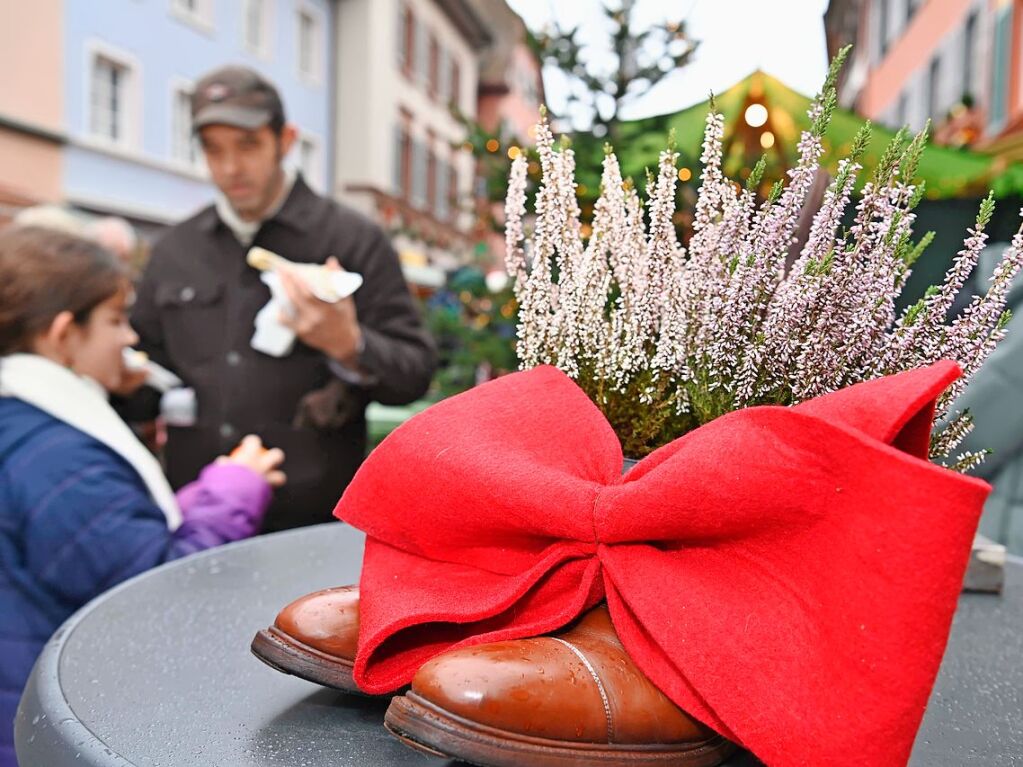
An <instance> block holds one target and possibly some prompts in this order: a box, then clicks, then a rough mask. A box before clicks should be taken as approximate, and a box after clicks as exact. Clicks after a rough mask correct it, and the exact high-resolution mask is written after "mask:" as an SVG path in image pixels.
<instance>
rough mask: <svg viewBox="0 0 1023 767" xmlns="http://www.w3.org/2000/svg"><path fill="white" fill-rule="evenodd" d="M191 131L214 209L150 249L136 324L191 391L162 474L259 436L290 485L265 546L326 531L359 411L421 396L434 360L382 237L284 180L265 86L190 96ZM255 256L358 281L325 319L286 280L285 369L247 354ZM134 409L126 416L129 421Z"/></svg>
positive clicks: (232, 74)
mask: <svg viewBox="0 0 1023 767" xmlns="http://www.w3.org/2000/svg"><path fill="white" fill-rule="evenodd" d="M192 118H193V129H194V130H195V132H196V134H197V135H198V137H199V140H200V142H201V144H202V147H203V151H204V153H205V155H206V161H207V164H208V166H209V169H210V174H211V176H212V178H213V181H214V183H215V184H216V186H217V188H218V189H219V190H220V192H221V195H220V197H219V199H218V200H217V202H216V204H215V205H211V206H210V207H208V208H206V209H204V210H202V211H200V212H199V213H198V214H197V215H195V216H193V217H192V218H190V219H188V220H187V221H185V222H183V223H181V224H178V225H177V226H175V227H173V228H172V229H170V230H169V231H168V232H167V233H166V234H165V235H164V236H163V237H162V238H161V239H160V240H159V242H157V244H156V245H155V247H154V249H153V253H152V258H151V260H150V262H149V265H148V267H147V268H146V270H145V273H144V274H143V277H142V281H141V284H140V285H139V288H138V297H137V301H136V303H135V306H134V309H133V311H132V324H133V326H134V327H135V330H136V331H137V332H138V334H139V336H140V337H141V339H142V340H141V344H140V348H141V349H142V350H144V351H146V352H148V353H149V354H150V356H151V357H152V358H153V359H154V360H155V361H157V362H159V363H161V364H163V365H165V366H166V367H168V368H170V369H171V370H173V371H174V372H175V373H177V374H178V375H179V376H180V377H181V378H182V379H183V380H184V382H185V384H186V386H188V387H191V388H192V389H193V390H194V391H195V401H196V403H197V408H196V413H195V422H194V424H193V425H187V426H180V425H179V426H170V427H169V430H168V439H167V446H166V460H167V473H168V475H169V477H170V480H171V483H172V484H173V485H174V486H175V487H180V486H181V485H182V484H184V483H185V482H187V481H189V480H191V479H193V478H194V477H195V476H197V474H198V472H199V470H200V469H201V468H202V467H203V466H204V465H206V464H207V463H209V462H210V461H211V460H213V459H214V458H216V457H217V456H218V455H222V454H224V453H226V452H227V451H229V450H230V449H231V448H232V447H233V446H234V445H235V444H237V442H238V440H239V439H240V438H241V437H242V436H243V435H245V434H247V433H254V434H258V435H259V436H260V437H262V438H263V441H264V442H265V443H266V444H268V445H270V446H273V447H279V448H281V449H282V450H283V451H284V453H285V455H286V463H285V466H284V469H285V471H286V473H287V476H288V482H287V484H286V485H285V487H283V488H282V489H281V490H280V491H279V492H277V493H276V494H275V499H274V503H273V506H272V507H271V509H270V511H269V513H268V514H267V517H266V522H265V524H264V530H267V531H269V530H279V529H283V528H288V527H297V526H300V525H307V524H314V523H317V522H324V521H327V520H329V519H331V512H332V511H333V507H334V504H335V503H336V502H337V500H338V498H339V497H340V496H341V493H342V491H343V490H344V488H345V487H346V486H347V484H348V482H349V480H350V479H351V478H352V476H353V475H354V473H355V471H356V469H357V468H358V467H359V464H360V463H361V462H362V460H363V458H364V455H365V450H366V420H365V408H366V405H367V404H368V403H369V402H370V401H371V400H376V401H378V402H382V403H385V404H391V405H398V404H405V403H408V402H411V401H412V400H414V399H416V398H418V397H420V396H422V395H423V393H424V392H425V391H426V389H427V387H428V386H429V383H430V378H431V376H432V374H433V371H434V368H435V365H436V355H435V350H434V346H433V343H432V341H431V340H430V338H429V336H428V334H427V333H426V331H425V330H424V328H423V326H422V323H421V321H420V318H419V316H418V314H417V311H416V309H415V306H414V304H413V302H412V298H411V296H410V294H409V291H408V288H407V286H406V284H405V282H404V279H403V277H402V273H401V268H400V265H399V262H398V258H397V255H396V254H395V252H394V250H393V248H392V247H391V245H390V243H389V242H388V240H387V238H386V236H385V235H384V233H383V232H382V231H381V230H380V229H379V228H378V227H377V226H376V225H374V224H373V223H371V222H370V221H369V220H367V219H366V218H364V217H363V216H361V215H359V214H358V213H356V212H354V211H352V210H350V209H348V208H346V207H344V206H342V205H339V204H338V203H336V202H334V201H332V200H329V199H325V198H323V197H320V196H318V195H316V194H315V193H314V192H313V191H312V190H310V189H309V187H308V186H307V185H306V184H305V182H304V181H303V180H302V178H301V177H296V176H295V175H294V174H293V173H291V172H289V171H288V170H287V169H286V168H285V167H284V165H283V159H284V157H285V156H286V155H287V153H288V150H289V149H290V148H291V146H292V144H293V143H294V141H295V138H296V131H295V129H294V128H293V127H292V126H291V125H288V124H287V123H286V122H285V120H284V109H283V106H282V104H281V101H280V97H279V96H278V94H277V91H276V89H275V88H274V87H273V86H272V85H271V84H270V83H268V82H267V81H265V80H264V79H263V78H262V77H261V76H260V75H259V74H257V73H256V72H254V71H252V70H248V69H244V68H241V67H226V68H223V69H220V70H217V71H215V72H212V73H210V74H209V75H207V76H206V77H204V78H203V79H202V80H201V81H200V82H199V84H198V85H197V87H196V91H195V95H194V96H193V103H192ZM253 245H258V246H261V247H263V248H266V249H268V250H271V251H274V252H275V253H278V254H280V255H282V256H284V257H285V258H287V259H289V260H291V261H293V262H307V263H318V264H324V263H327V264H329V265H330V268H343V269H345V270H348V271H351V272H357V273H358V274H360V275H362V277H363V284H362V286H361V287H360V288H359V289H358V291H357V292H356V293H355V295H354V296H353V297H350V298H346V299H342V300H341V301H338V302H336V303H327V302H324V301H321V300H319V299H318V298H316V297H315V296H314V295H313V294H312V293H311V291H309V289H308V287H307V286H306V285H305V283H303V282H302V280H301V279H300V278H298V277H297V276H296V275H295V274H294V273H288V272H285V273H284V274H282V275H281V280H282V282H283V283H284V288H285V289H286V291H287V293H288V296H289V298H290V300H291V303H292V304H293V305H294V307H295V312H294V314H293V315H291V316H290V317H289V316H286V315H282V317H281V321H282V322H283V323H285V324H287V325H288V326H290V328H291V329H292V330H293V331H294V332H295V333H296V334H297V337H298V342H297V343H296V344H295V346H294V348H293V350H292V351H291V352H290V353H288V354H287V355H286V356H283V357H274V356H270V355H267V354H264V353H262V352H259V351H256V350H255V349H253V348H252V347H251V346H250V341H251V339H252V335H253V323H254V320H255V317H256V313H257V312H258V311H259V310H260V309H261V308H262V307H263V306H264V305H265V304H266V303H267V302H268V301H269V299H270V291H269V289H268V288H267V286H266V285H265V284H263V282H261V281H260V273H259V272H258V271H257V270H256V269H253V268H252V267H250V266H248V265H247V264H246V260H245V257H246V253H247V251H248V249H249V247H250V246H253ZM335 259H336V260H335ZM144 399H145V398H144V397H136V398H135V400H134V402H133V404H134V405H135V407H134V408H131V407H129V408H128V412H129V413H131V414H132V415H134V416H138V415H139V414H140V412H141V411H140V410H139V403H140V402H143V401H144ZM142 409H143V410H149V413H147V415H154V414H155V413H154V412H153V411H155V407H153V405H152V404H151V405H150V406H149V407H143V408H142Z"/></svg>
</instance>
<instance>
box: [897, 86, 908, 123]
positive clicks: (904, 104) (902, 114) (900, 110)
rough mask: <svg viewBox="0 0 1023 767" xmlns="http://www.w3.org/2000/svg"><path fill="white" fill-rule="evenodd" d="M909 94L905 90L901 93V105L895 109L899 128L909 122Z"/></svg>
mask: <svg viewBox="0 0 1023 767" xmlns="http://www.w3.org/2000/svg"><path fill="white" fill-rule="evenodd" d="M908 121H909V95H908V94H907V93H906V92H905V91H903V92H902V93H901V94H899V105H898V107H897V108H896V111H895V125H896V127H898V128H901V127H903V126H904V125H908V124H909V122H908Z"/></svg>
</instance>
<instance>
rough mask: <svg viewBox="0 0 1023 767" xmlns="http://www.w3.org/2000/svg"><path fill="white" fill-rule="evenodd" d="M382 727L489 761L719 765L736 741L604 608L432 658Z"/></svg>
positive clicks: (543, 766)
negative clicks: (664, 681) (654, 670)
mask: <svg viewBox="0 0 1023 767" xmlns="http://www.w3.org/2000/svg"><path fill="white" fill-rule="evenodd" d="M384 724H385V726H386V727H387V729H388V730H390V731H391V733H392V734H394V735H396V736H397V737H398V738H400V739H401V740H402V741H404V742H405V743H406V744H408V745H410V746H412V747H413V748H418V749H419V750H422V751H426V752H428V753H431V754H434V755H440V756H446V757H449V758H452V757H453V758H457V759H462V760H464V761H467V762H472V763H473V764H478V765H484V767H523V766H524V765H529V766H530V767H555V766H557V767H570V766H574V765H591V764H599V765H603V766H607V765H614V766H616V767H617V766H619V765H620V766H621V767H636V765H658V766H659V767H666V766H667V765H671V766H672V767H674V765H679V767H682V766H684V767H712V765H718V764H721V763H722V762H723V761H724V760H725V759H726V758H727V757H728V756H729V755H730V754H732V753H733V752H734V751H735V750H736V747H735V745H734V744H732V743H731V742H729V741H728V740H726V739H725V738H723V737H721V736H720V735H718V734H717V733H715V732H713V731H712V730H710V729H709V728H707V727H705V726H704V725H702V724H700V723H699V722H697V721H695V720H693V719H692V718H690V717H689V716H687V715H686V713H685V712H684V711H682V710H681V709H680V708H679V707H678V706H676V705H675V704H674V703H672V702H671V701H670V700H669V699H668V698H667V697H665V695H664V694H663V693H662V692H661V691H660V690H658V689H657V688H656V687H655V686H654V685H653V684H652V683H651V682H650V680H648V679H647V678H646V677H645V676H644V675H643V673H642V672H641V671H640V670H639V669H638V668H637V667H636V665H635V664H634V663H633V662H632V660H631V659H630V658H629V656H628V654H627V653H626V652H625V649H624V648H623V647H622V644H621V642H620V641H619V640H618V635H617V634H616V633H615V631H614V627H613V626H612V625H611V618H610V616H609V615H608V612H607V607H606V606H604V605H601V606H599V607H597V608H595V609H593V610H591V611H590V612H589V613H587V614H586V615H585V616H583V618H582V619H580V620H579V621H578V622H577V623H576V624H575V625H574V626H573V627H572V628H571V629H569V630H568V631H563V632H560V633H558V634H556V635H554V636H548V637H538V638H536V639H520V640H517V641H508V642H493V643H491V644H485V645H478V646H476V647H468V648H464V649H460V650H452V651H449V652H446V653H443V654H441V655H439V656H437V657H436V658H434V659H432V660H431V661H429V662H428V663H426V665H424V666H423V667H422V668H421V669H420V670H419V672H418V673H417V674H416V676H415V678H414V679H413V680H412V689H411V691H409V692H408V693H406V694H405V695H403V696H400V697H397V698H394V699H393V700H392V701H391V705H390V707H389V708H388V709H387V714H386V716H385V718H384Z"/></svg>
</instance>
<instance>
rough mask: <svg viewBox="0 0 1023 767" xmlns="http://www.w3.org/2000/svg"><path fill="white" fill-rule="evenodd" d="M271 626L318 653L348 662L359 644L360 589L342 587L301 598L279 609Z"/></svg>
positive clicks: (353, 656)
mask: <svg viewBox="0 0 1023 767" xmlns="http://www.w3.org/2000/svg"><path fill="white" fill-rule="evenodd" d="M274 626H275V628H276V629H277V630H278V631H280V632H282V633H284V634H286V635H288V636H289V637H292V638H294V639H296V640H298V641H299V642H301V643H302V644H305V645H308V646H309V647H312V648H314V649H316V650H319V651H320V652H323V653H326V654H328V655H332V656H336V657H339V658H344V659H347V660H351V659H353V658H355V652H356V648H357V646H358V641H359V589H358V587H357V586H342V587H340V588H334V589H325V590H323V591H317V592H314V593H312V594H307V595H306V596H304V597H300V598H298V599H296V600H295V601H294V602H292V603H291V604H289V605H288V606H287V607H285V608H284V609H283V610H281V612H280V613H279V614H278V615H277V619H276V620H275V621H274Z"/></svg>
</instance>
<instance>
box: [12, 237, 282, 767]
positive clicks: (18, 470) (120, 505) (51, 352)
mask: <svg viewBox="0 0 1023 767" xmlns="http://www.w3.org/2000/svg"><path fill="white" fill-rule="evenodd" d="M130 294H131V284H130V281H129V279H128V277H127V275H126V273H125V267H124V266H123V265H122V264H121V263H120V262H119V261H118V260H117V259H116V257H114V256H113V255H112V254H110V253H108V252H107V251H105V250H104V249H103V248H101V247H100V246H98V245H96V244H95V243H92V242H89V241H87V240H84V239H80V238H78V237H74V236H71V235H68V234H64V233H60V232H54V231H49V230H44V229H39V228H34V227H14V228H12V229H8V230H6V231H3V232H0V766H3V767H6V766H7V765H15V764H16V761H15V756H14V744H13V721H14V715H15V711H16V707H17V703H18V699H19V697H20V695H21V691H22V689H23V687H24V684H25V682H26V680H27V679H28V675H29V672H30V670H31V668H32V664H33V663H34V662H35V659H36V657H37V656H38V654H39V652H40V651H41V649H42V647H43V644H44V643H45V642H46V640H47V639H48V638H49V636H50V635H51V634H52V633H53V632H54V631H55V630H56V629H57V627H58V626H60V624H61V623H62V622H63V621H64V620H65V619H67V618H68V617H69V616H70V615H71V614H72V613H73V612H74V611H75V610H76V609H78V608H79V607H81V606H82V605H84V604H85V603H86V602H88V601H89V600H90V599H92V598H93V597H94V596H96V595H97V594H99V593H101V592H102V591H104V590H106V589H108V588H110V587H111V586H113V585H114V584H116V583H119V582H120V581H123V580H125V579H126V578H129V577H131V576H133V575H136V574H137V573H140V572H142V571H144V570H146V569H148V568H151V567H153V566H155V565H158V564H160V563H161V562H167V561H169V560H172V559H176V558H178V557H182V556H185V555H187V554H190V553H192V552H195V551H200V550H202V549H206V548H209V547H211V546H217V545H219V544H222V543H227V542H229V541H235V540H239V539H241V538H246V537H248V536H251V535H253V534H254V533H255V532H256V531H257V530H258V529H259V525H260V522H261V520H262V517H263V514H264V512H265V511H266V508H267V505H268V504H269V502H270V497H271V486H272V485H280V484H283V482H284V475H283V474H282V473H281V472H280V471H279V470H278V466H279V465H280V464H281V462H282V461H283V460H284V455H283V453H281V451H279V450H265V449H264V448H263V447H262V445H261V443H260V440H259V438H258V437H254V436H248V437H246V438H245V439H244V440H243V441H242V444H241V445H240V446H239V448H238V449H237V450H236V451H235V452H234V453H232V455H231V457H222V458H220V459H218V460H217V461H216V462H214V463H213V464H210V465H209V466H207V467H206V468H205V469H204V470H203V471H202V473H201V475H200V477H199V479H198V480H197V481H195V482H194V483H192V484H191V485H188V486H186V487H184V488H182V489H181V490H180V491H179V492H178V493H177V495H175V494H174V492H173V491H172V490H171V488H170V486H169V485H168V483H167V480H166V478H165V477H164V475H163V472H162V471H161V469H160V465H159V463H158V462H157V461H156V459H155V458H154V457H153V455H152V454H151V453H149V452H148V451H147V450H146V448H145V447H144V446H143V445H142V444H141V443H140V442H139V441H138V439H137V438H136V437H135V436H134V434H133V433H132V432H131V430H130V429H129V428H128V427H127V425H126V424H125V423H124V422H123V421H122V420H121V419H120V418H119V417H118V416H117V414H116V413H115V412H114V410H113V409H112V408H111V407H110V405H109V404H108V402H107V392H109V391H111V390H114V389H116V388H117V387H118V386H119V384H120V383H121V379H122V376H123V375H124V372H125V371H124V366H123V352H124V349H125V348H126V347H128V346H130V345H132V344H133V343H135V342H136V341H137V336H136V335H135V333H134V332H133V331H132V329H131V327H130V326H129V325H128V320H127V314H126V310H127V305H128V303H129V299H130Z"/></svg>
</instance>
